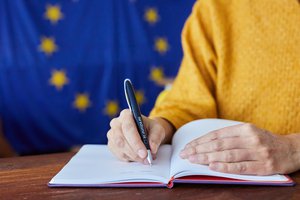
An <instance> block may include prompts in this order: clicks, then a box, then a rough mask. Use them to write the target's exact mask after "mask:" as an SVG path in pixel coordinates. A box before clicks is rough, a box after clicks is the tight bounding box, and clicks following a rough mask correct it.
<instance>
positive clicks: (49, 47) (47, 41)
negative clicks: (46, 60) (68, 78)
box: [39, 37, 58, 56]
mask: <svg viewBox="0 0 300 200" xmlns="http://www.w3.org/2000/svg"><path fill="white" fill-rule="evenodd" d="M39 49H40V51H42V52H44V53H45V54H46V55H47V56H50V55H52V54H53V53H54V52H55V51H57V49H58V48H57V46H56V44H55V40H54V38H52V37H42V38H41V44H40V46H39Z"/></svg>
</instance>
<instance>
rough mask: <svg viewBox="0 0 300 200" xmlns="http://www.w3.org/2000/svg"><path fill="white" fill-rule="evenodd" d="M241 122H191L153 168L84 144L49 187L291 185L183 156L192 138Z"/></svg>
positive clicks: (279, 177)
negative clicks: (218, 168)
mask: <svg viewBox="0 0 300 200" xmlns="http://www.w3.org/2000/svg"><path fill="white" fill-rule="evenodd" d="M238 123H239V122H235V121H229V120H220V119H205V120H197V121H193V122H190V123H188V124H186V125H184V126H183V127H181V128H180V129H178V131H177V132H176V134H175V136H174V137H173V141H172V145H163V146H161V147H160V149H159V152H158V155H157V159H156V160H154V162H153V165H152V167H150V166H149V165H143V164H140V163H136V162H122V161H119V160H117V158H115V157H114V155H112V153H111V152H110V151H109V150H108V148H107V146H106V145H84V146H83V147H82V148H81V149H80V151H79V152H78V153H77V154H76V155H75V156H74V157H73V158H72V159H71V160H70V161H69V162H68V163H67V164H66V165H65V167H64V168H63V169H62V170H61V171H60V172H59V173H58V174H57V175H56V176H55V177H53V178H52V180H51V181H50V182H49V184H48V185H49V186H50V187H59V186H65V187H169V188H171V187H173V185H174V183H212V184H249V185H282V186H291V185H294V182H293V181H292V180H291V179H290V178H289V177H288V176H285V175H272V176H248V175H235V174H226V173H220V172H215V171H212V170H210V169H209V168H208V167H207V166H206V165H199V164H191V163H189V162H188V161H187V160H183V159H181V158H180V156H179V153H180V151H181V149H183V147H184V146H185V145H186V144H187V143H188V142H189V141H191V140H193V139H195V138H197V137H199V136H201V135H204V134H206V133H208V132H210V131H212V130H216V129H219V128H223V127H226V126H231V125H235V124H238Z"/></svg>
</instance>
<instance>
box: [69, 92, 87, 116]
mask: <svg viewBox="0 0 300 200" xmlns="http://www.w3.org/2000/svg"><path fill="white" fill-rule="evenodd" d="M73 105H74V107H75V108H77V109H78V110H79V111H81V112H84V111H86V109H87V108H88V107H90V106H91V102H90V99H89V95H88V94H85V93H79V94H77V95H76V96H75V100H74V102H73Z"/></svg>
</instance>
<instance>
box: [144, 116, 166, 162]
mask: <svg viewBox="0 0 300 200" xmlns="http://www.w3.org/2000/svg"><path fill="white" fill-rule="evenodd" d="M149 120H150V123H149V129H148V131H149V132H148V139H149V144H150V148H151V153H152V154H153V155H154V157H155V156H156V154H157V151H158V149H159V146H160V145H161V143H162V142H163V140H164V139H165V135H166V134H165V130H164V128H163V127H162V126H161V125H160V124H159V123H158V122H157V121H155V120H152V119H149Z"/></svg>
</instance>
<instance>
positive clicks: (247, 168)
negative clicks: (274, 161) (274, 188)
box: [209, 161, 272, 175]
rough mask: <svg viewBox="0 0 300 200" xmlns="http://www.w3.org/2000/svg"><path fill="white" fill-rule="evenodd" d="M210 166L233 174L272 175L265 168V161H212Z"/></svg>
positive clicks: (215, 169) (212, 168)
mask: <svg viewBox="0 0 300 200" xmlns="http://www.w3.org/2000/svg"><path fill="white" fill-rule="evenodd" d="M209 168H210V169H211V170H214V171H218V172H223V173H231V174H244V175H270V174H272V173H270V172H268V171H267V170H266V169H265V166H264V163H263V162H260V161H245V162H237V163H222V162H215V163H210V164H209Z"/></svg>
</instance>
